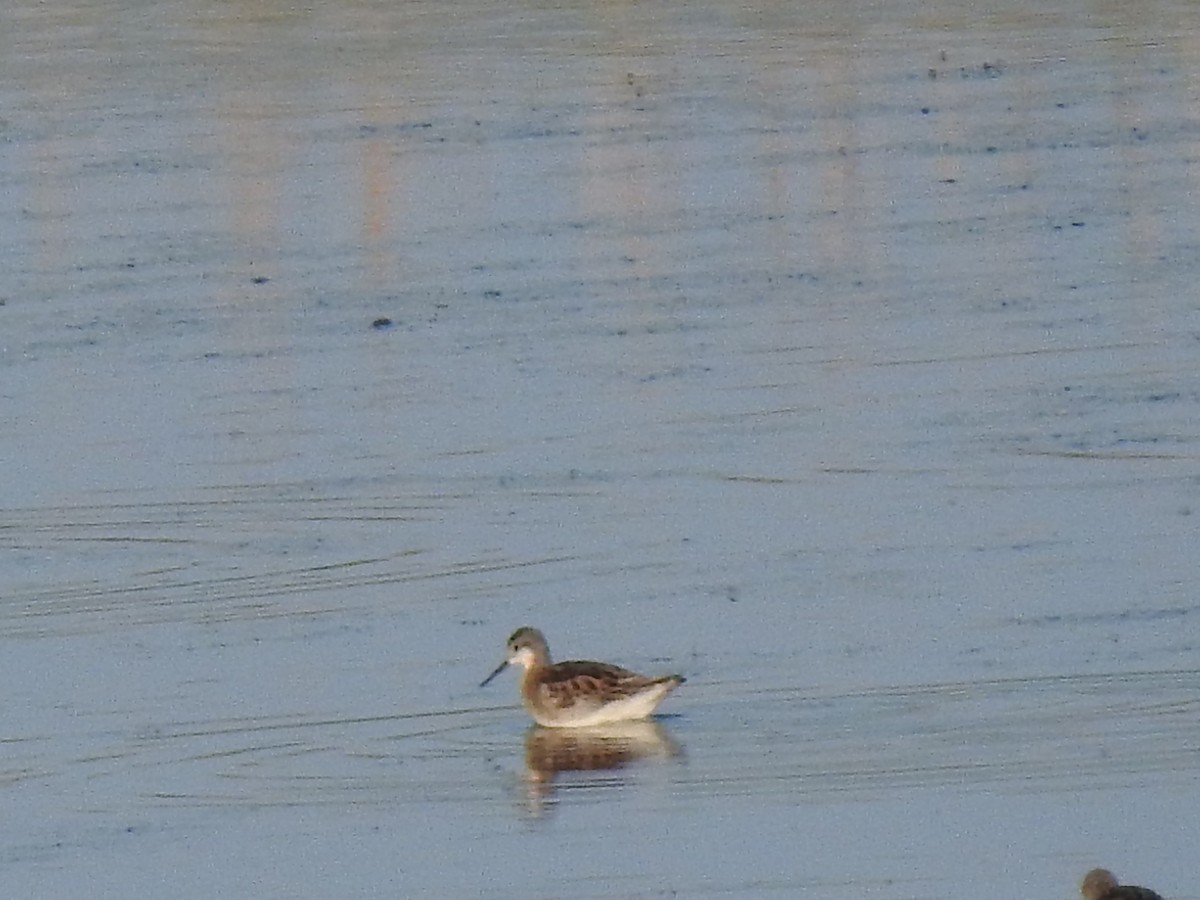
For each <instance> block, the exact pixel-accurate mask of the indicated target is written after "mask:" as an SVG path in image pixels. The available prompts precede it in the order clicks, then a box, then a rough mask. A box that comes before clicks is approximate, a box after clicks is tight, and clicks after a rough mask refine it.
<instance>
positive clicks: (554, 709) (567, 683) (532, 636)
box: [479, 628, 684, 728]
mask: <svg viewBox="0 0 1200 900" xmlns="http://www.w3.org/2000/svg"><path fill="white" fill-rule="evenodd" d="M510 665H518V666H522V667H523V668H524V670H525V671H524V673H523V674H522V675H521V703H523V704H524V705H525V709H527V710H528V711H529V714H530V715H531V716H533V720H534V721H535V722H537V723H538V724H539V725H543V726H545V727H547V728H585V727H587V726H589V725H605V724H608V723H610V722H629V721H633V720H635V719H645V718H646V717H648V716H649V715H650V713H652V712H653V711H654V707H656V706H658V704H659V703H661V702H662V699H663V697H665V696H666V695H667V694H668V693H669V692H670V691H671V690H672V689H674V688H676V687H678V686H679V685H681V684H683V681H684V678H683V676H682V675H659V676H657V677H653V678H651V677H647V676H645V675H639V674H637V673H636V672H630V671H629V670H628V669H622V668H621V667H620V666H613V665H609V664H608V663H600V662H589V661H584V660H572V661H570V662H560V663H553V662H551V661H550V648H549V647H548V646H547V645H546V639H545V638H544V637H543V636H542V633H541V632H540V631H538V630H537V629H536V628H518V629H517V630H516V631H514V632H513V633H512V636H511V637H510V638H509V639H508V656H507V657H506V658H505V660H504V662H502V663H500V665H498V666H497V667H496V671H494V672H493V673H492V674H491V675H489V676H488V677H487V678H485V679H483V682H482V683H481V684H480V685H479V686H480V687H483V686H484V685H486V684H487V683H488V682H489V681H491V680H492V679H493V678H495V677H496V676H497V675H499V674H500V673H501V672H503V671H504V669H505V667H507V666H510Z"/></svg>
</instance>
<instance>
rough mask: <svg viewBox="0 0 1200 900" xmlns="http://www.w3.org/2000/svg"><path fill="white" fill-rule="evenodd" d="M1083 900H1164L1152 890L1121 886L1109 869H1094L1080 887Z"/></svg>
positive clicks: (1127, 885)
mask: <svg viewBox="0 0 1200 900" xmlns="http://www.w3.org/2000/svg"><path fill="white" fill-rule="evenodd" d="M1079 893H1080V894H1082V895H1083V900H1163V898H1162V897H1160V896H1159V895H1158V894H1156V893H1155V892H1154V891H1152V890H1150V888H1144V887H1136V886H1135V885H1132V884H1121V883H1120V882H1118V881H1117V879H1116V876H1114V875H1113V873H1112V872H1110V871H1108V869H1092V871H1090V872H1088V873H1087V874H1086V875H1084V876H1083V882H1082V883H1081V884H1080V885H1079Z"/></svg>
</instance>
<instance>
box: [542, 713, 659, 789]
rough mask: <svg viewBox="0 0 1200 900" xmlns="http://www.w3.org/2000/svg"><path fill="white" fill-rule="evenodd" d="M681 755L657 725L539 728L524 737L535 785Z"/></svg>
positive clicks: (613, 724)
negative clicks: (558, 777) (566, 774)
mask: <svg viewBox="0 0 1200 900" xmlns="http://www.w3.org/2000/svg"><path fill="white" fill-rule="evenodd" d="M681 753H682V751H681V750H680V749H679V747H678V745H677V744H676V743H675V742H674V741H673V740H671V738H670V736H669V735H668V734H667V732H666V730H665V729H664V728H663V727H662V725H660V724H659V723H658V722H646V721H641V722H614V723H612V724H610V725H595V726H593V727H591V728H538V727H537V726H536V725H531V726H529V731H527V732H526V733H525V770H526V773H527V774H528V776H529V780H530V781H532V782H548V781H551V780H552V779H553V778H554V776H555V775H557V774H558V773H559V772H606V771H607V772H611V771H614V770H616V769H623V768H624V767H625V766H627V765H629V764H630V763H633V762H637V761H638V760H643V759H653V758H658V759H670V758H672V757H676V756H679V755H680V754H681Z"/></svg>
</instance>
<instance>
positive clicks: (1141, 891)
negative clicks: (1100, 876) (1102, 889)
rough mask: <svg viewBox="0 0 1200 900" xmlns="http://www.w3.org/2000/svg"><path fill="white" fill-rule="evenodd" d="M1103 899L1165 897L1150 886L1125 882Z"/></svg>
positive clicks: (1144, 899) (1130, 899)
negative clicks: (1138, 885)
mask: <svg viewBox="0 0 1200 900" xmlns="http://www.w3.org/2000/svg"><path fill="white" fill-rule="evenodd" d="M1102 900H1163V898H1162V897H1160V896H1159V895H1158V894H1156V893H1155V892H1154V891H1152V890H1150V888H1144V887H1137V886H1136V885H1132V884H1123V885H1121V886H1120V887H1115V888H1113V889H1112V890H1111V891H1109V892H1108V893H1107V894H1105V895H1104V897H1103V898H1102Z"/></svg>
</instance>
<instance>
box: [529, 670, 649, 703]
mask: <svg viewBox="0 0 1200 900" xmlns="http://www.w3.org/2000/svg"><path fill="white" fill-rule="evenodd" d="M658 680H659V679H657V678H646V677H645V676H643V675H639V674H637V672H631V671H629V670H628V669H622V668H621V667H620V666H611V665H608V664H607V663H597V662H585V661H582V660H580V661H572V662H561V663H557V664H555V665H554V666H551V668H550V670H549V671H547V672H546V674H545V675H544V676H543V677H542V678H541V679H540V683H539V684H538V690H539V691H540V692H541V694H542V696H543V697H545V698H546V700H547V701H549V702H550V703H553V704H554V705H555V706H557V707H559V708H560V709H567V708H569V707H572V706H574V705H575V704H576V703H584V704H586V705H589V706H594V705H598V704H601V703H607V702H611V701H613V700H619V699H621V698H622V697H628V696H629V695H630V694H632V693H635V692H636V691H638V690H639V689H640V688H643V687H645V686H646V685H648V684H653V683H654V682H656V681H658Z"/></svg>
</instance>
